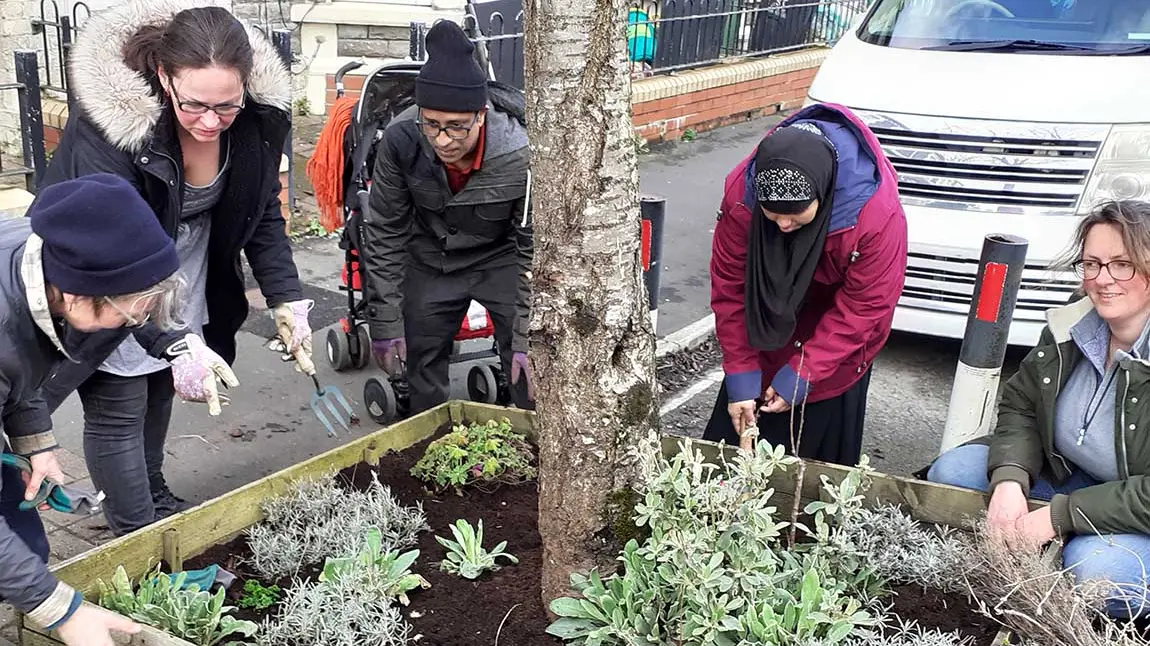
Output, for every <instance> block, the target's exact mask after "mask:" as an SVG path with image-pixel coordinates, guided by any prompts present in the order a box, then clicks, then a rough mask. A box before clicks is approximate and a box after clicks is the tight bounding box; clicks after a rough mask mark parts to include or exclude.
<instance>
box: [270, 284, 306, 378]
mask: <svg viewBox="0 0 1150 646" xmlns="http://www.w3.org/2000/svg"><path fill="white" fill-rule="evenodd" d="M313 307H315V301H313V300H302V301H292V302H290V303H280V304H279V305H277V306H276V307H275V309H273V310H272V319H274V320H275V323H276V336H277V337H279V339H280V341H283V343H284V345H285V346H286V347H287V352H286V354H289V355H293V356H294V355H296V353H297V352H298V353H301V354H303V355H304V356H306V357H307V358H308V359H311V335H312V330H311V323H309V322H308V320H307V315H308V312H310V311H311V308H313ZM297 361H298V357H297ZM307 363H310V362H307ZM296 368H297V369H301V368H302V366H300V365H297V366H296ZM301 371H302V372H306V371H304V370H301Z"/></svg>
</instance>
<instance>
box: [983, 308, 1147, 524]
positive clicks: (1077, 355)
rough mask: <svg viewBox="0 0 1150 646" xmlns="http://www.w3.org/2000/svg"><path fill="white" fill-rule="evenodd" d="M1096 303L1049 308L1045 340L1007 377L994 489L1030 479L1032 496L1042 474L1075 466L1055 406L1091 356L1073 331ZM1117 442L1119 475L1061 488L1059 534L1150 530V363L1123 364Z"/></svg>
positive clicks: (1056, 502)
mask: <svg viewBox="0 0 1150 646" xmlns="http://www.w3.org/2000/svg"><path fill="white" fill-rule="evenodd" d="M1092 309H1093V305H1092V304H1091V302H1090V300H1089V299H1086V298H1083V299H1081V300H1079V301H1076V302H1074V303H1071V304H1070V305H1066V306H1064V307H1059V308H1056V309H1052V310H1050V311H1049V312H1047V316H1046V320H1047V326H1046V328H1045V329H1044V330H1043V331H1042V336H1041V338H1040V339H1039V341H1038V345H1037V346H1035V347H1034V349H1033V350H1031V351H1030V354H1028V355H1026V358H1025V359H1023V360H1022V364H1021V365H1020V366H1019V368H1018V372H1017V373H1016V374H1015V375H1014V376H1013V377H1011V378H1010V380H1009V381H1007V382H1006V386H1005V388H1004V390H1003V393H1002V398H1001V400H1000V403H999V406H998V426H997V427H996V429H995V431H994V434H993V435H992V436H991V437H990V438H989V442H990V458H989V460H988V463H987V470H988V473H989V475H990V487H991V491H993V490H994V487H995V486H996V485H997V484H998V483H1000V482H1003V481H1014V482H1018V483H1019V484H1021V485H1022V489H1023V492H1024V493H1026V494H1027V495H1029V492H1030V487H1031V485H1032V484H1033V483H1034V481H1035V480H1036V479H1037V478H1039V476H1040V475H1041V476H1042V477H1045V478H1047V479H1048V480H1050V481H1052V482H1054V483H1061V482H1064V481H1065V480H1066V478H1067V477H1069V476H1070V469H1071V467H1072V466H1073V465H1071V464H1070V463H1069V462H1068V461H1067V460H1066V459H1065V458H1063V457H1062V456H1060V455H1059V454H1058V453H1057V452H1056V451H1055V448H1054V419H1055V414H1054V404H1055V400H1056V399H1057V398H1058V394H1059V392H1061V390H1062V387H1063V386H1064V385H1065V384H1066V382H1067V380H1068V379H1069V378H1070V373H1071V372H1072V371H1073V370H1074V367H1075V366H1076V365H1077V364H1078V362H1079V361H1081V360H1083V359H1084V357H1083V355H1082V352H1081V351H1080V350H1079V349H1078V346H1077V345H1076V344H1075V343H1074V341H1073V340H1071V338H1070V330H1071V328H1073V327H1074V325H1075V324H1076V323H1078V322H1079V321H1080V320H1082V318H1083V317H1084V316H1086V315H1087V314H1089V313H1090V311H1091V310H1092ZM1117 384H1118V385H1117V388H1116V389H1115V392H1116V395H1115V396H1116V398H1117V401H1116V402H1115V406H1114V410H1115V413H1116V414H1115V419H1114V441H1115V444H1116V447H1115V448H1116V455H1117V457H1118V474H1119V479H1118V480H1116V481H1114V482H1104V483H1101V484H1098V485H1094V486H1091V487H1085V488H1083V489H1079V490H1078V491H1075V492H1073V493H1071V494H1069V495H1064V494H1057V495H1055V496H1054V498H1053V499H1052V500H1051V501H1050V518H1051V521H1052V523H1053V525H1054V529H1055V531H1057V532H1058V533H1059V535H1063V536H1065V535H1069V534H1093V533H1095V532H1100V533H1103V534H1111V533H1114V534H1150V477H1148V474H1150V407H1148V406H1147V404H1148V403H1150V361H1147V360H1139V359H1129V358H1128V359H1124V360H1122V361H1120V362H1119V371H1118V380H1117Z"/></svg>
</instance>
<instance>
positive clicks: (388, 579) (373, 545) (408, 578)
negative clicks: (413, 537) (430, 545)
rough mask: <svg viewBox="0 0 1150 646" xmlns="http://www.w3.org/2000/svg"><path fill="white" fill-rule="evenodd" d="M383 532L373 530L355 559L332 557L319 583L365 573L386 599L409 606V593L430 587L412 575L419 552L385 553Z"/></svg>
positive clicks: (353, 557) (325, 566) (325, 565)
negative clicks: (395, 600)
mask: <svg viewBox="0 0 1150 646" xmlns="http://www.w3.org/2000/svg"><path fill="white" fill-rule="evenodd" d="M382 545H383V543H382V538H381V533H380V531H379V529H378V528H375V527H373V528H371V529H370V530H368V532H367V535H366V536H365V537H364V544H363V547H362V548H361V549H360V551H359V553H358V554H356V555H355V556H347V557H340V558H329V559H328V560H327V561H326V562H325V563H324V565H323V571H322V572H321V573H320V575H319V581H320V582H321V583H326V582H328V581H334V580H336V579H341V578H345V577H347V576H349V574H362V575H363V576H364V577H366V578H368V579H370V580H371V581H372V586H373V587H374V588H375V589H378V590H380V591H381V592H382V593H383V594H384V595H386V596H387V597H393V598H395V599H397V600H398V601H399V602H400V603H402V604H403V605H405V606H406V605H407V604H408V603H410V600H409V599H408V598H407V593H408V592H410V591H412V590H414V589H416V588H429V587H431V584H430V583H428V581H427V579H425V578H423V577H422V576H420V575H418V574H413V573H412V572H411V566H412V565H414V564H415V560H416V559H417V558H419V550H411V551H409V552H404V553H403V554H400V553H399V552H398V551H396V550H391V551H389V552H384V551H383V547H382Z"/></svg>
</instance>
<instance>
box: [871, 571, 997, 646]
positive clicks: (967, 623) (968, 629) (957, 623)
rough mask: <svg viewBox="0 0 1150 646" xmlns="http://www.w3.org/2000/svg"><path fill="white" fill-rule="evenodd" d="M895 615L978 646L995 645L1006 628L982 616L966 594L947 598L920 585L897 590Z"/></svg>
mask: <svg viewBox="0 0 1150 646" xmlns="http://www.w3.org/2000/svg"><path fill="white" fill-rule="evenodd" d="M893 592H894V594H893V595H892V597H891V599H890V601H891V603H892V604H893V606H894V607H893V608H891V612H893V613H894V614H896V615H898V616H899V617H901V618H902V619H903V620H904V621H907V622H909V621H910V620H912V619H913V620H915V623H917V624H918V625H919V626H925V627H929V628H937V629H939V630H941V631H943V632H947V633H949V632H954V631H956V630H957V631H958V632H959V634H960V635H962V636H963V637H970V638H972V639H973V641H972V642H971V643H972V644H974V646H986V645H987V644H990V643H991V640H993V639H994V637H995V635H997V634H998V631H999V629H1001V628H1002V626H1001V625H1000V624H999V623H998V622H996V621H994V620H993V619H990V618H989V617H987V616H985V615H983V614H981V613H979V612H978V610H977V609H976V608H975V607H974V606H973V605H971V603H970V602H969V601H967V599H966V597H965V596H964V595H962V594H955V593H952V594H946V593H943V592H939V591H938V590H932V589H930V588H923V587H922V586H918V585H900V586H895V587H894V589H893Z"/></svg>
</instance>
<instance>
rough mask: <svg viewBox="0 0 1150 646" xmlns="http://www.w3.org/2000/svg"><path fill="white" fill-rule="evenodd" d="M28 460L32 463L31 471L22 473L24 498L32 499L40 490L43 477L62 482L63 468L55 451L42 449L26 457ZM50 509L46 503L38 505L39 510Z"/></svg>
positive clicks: (58, 482)
mask: <svg viewBox="0 0 1150 646" xmlns="http://www.w3.org/2000/svg"><path fill="white" fill-rule="evenodd" d="M28 461H29V462H31V463H32V473H31V475H29V474H22V475H23V476H24V484H25V485H27V487H26V488H25V490H24V500H32V499H34V498H35V497H36V494H37V493H39V491H40V485H41V484H42V483H43V482H44V480H45V479H47V480H50V481H52V482H55V483H57V484H63V483H64V470H63V469H61V468H60V462H59V461H57V460H56V451H55V450H52V451H43V452H41V453H37V454H35V455H31V456H29V457H28ZM49 509H51V507H49V506H48V505H47V503H45V504H43V505H40V511H48V510H49Z"/></svg>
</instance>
